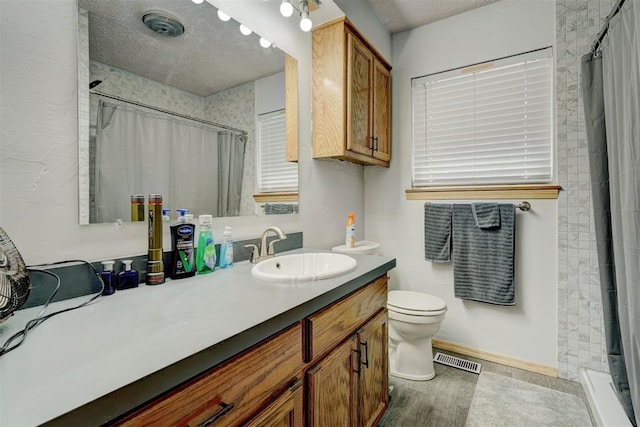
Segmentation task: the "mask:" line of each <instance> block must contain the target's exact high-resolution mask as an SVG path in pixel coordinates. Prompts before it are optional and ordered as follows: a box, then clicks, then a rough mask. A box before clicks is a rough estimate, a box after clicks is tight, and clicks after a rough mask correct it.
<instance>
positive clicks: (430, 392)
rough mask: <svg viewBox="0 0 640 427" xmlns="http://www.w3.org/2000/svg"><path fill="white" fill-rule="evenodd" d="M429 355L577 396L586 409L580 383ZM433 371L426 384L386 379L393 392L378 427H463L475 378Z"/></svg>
mask: <svg viewBox="0 0 640 427" xmlns="http://www.w3.org/2000/svg"><path fill="white" fill-rule="evenodd" d="M433 352H434V354H435V353H436V352H441V353H446V354H450V355H452V356H457V357H461V358H463V359H466V360H470V361H473V362H478V363H481V364H482V370H483V371H484V372H492V373H495V374H500V375H504V376H507V377H511V378H515V379H517V380H520V381H526V382H529V383H532V384H536V385H539V386H543V387H548V388H551V389H553V390H558V391H562V392H564V393H569V394H572V395H574V396H578V397H580V398H581V399H583V401H584V402H585V405H586V406H587V408H588V406H589V405H588V403H587V401H586V396H585V395H584V391H583V389H582V385H581V384H580V383H577V382H574V381H569V380H564V379H560V378H552V377H548V376H546V375H541V374H536V373H534V372H529V371H524V370H522V369H518V368H512V367H510V366H505V365H500V364H498V363H494V362H488V361H486V360H482V359H477V358H474V357H470V356H463V355H459V354H456V353H452V352H449V351H444V350H439V349H436V348H434V349H433ZM435 370H436V377H435V378H434V379H432V380H430V381H409V380H403V379H400V378H396V377H390V380H389V385H390V386H393V390H392V391H391V400H390V401H389V409H388V410H387V412H386V414H385V415H384V417H383V418H382V420H381V421H380V424H379V426H380V427H396V426H411V427H418V426H428V427H456V426H462V427H464V425H465V423H466V421H467V414H468V412H469V406H470V405H471V399H472V398H473V392H474V390H475V387H476V382H477V381H478V375H477V374H473V373H470V372H466V371H463V370H460V369H456V368H452V367H449V366H445V365H441V364H439V363H435Z"/></svg>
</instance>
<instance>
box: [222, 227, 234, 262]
mask: <svg viewBox="0 0 640 427" xmlns="http://www.w3.org/2000/svg"><path fill="white" fill-rule="evenodd" d="M219 265H220V268H229V267H233V238H232V237H231V227H229V226H228V225H227V226H226V227H224V233H222V244H221V245H220V262H219Z"/></svg>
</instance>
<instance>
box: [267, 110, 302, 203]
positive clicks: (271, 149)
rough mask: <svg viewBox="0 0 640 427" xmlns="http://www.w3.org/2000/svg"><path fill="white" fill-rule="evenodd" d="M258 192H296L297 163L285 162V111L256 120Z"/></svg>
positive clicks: (268, 114)
mask: <svg viewBox="0 0 640 427" xmlns="http://www.w3.org/2000/svg"><path fill="white" fill-rule="evenodd" d="M257 151H258V168H257V169H258V174H257V176H258V183H257V184H258V188H257V191H258V193H274V192H297V191H298V164H297V163H292V162H287V161H286V160H285V158H286V157H285V156H286V134H285V116H284V110H280V111H277V112H273V113H267V114H262V115H260V116H259V117H258V147H257Z"/></svg>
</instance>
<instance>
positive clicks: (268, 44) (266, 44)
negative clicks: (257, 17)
mask: <svg viewBox="0 0 640 427" xmlns="http://www.w3.org/2000/svg"><path fill="white" fill-rule="evenodd" d="M260 46H262V47H264V48H267V47H271V42H270V41H269V40H267V39H265V38H264V37H260Z"/></svg>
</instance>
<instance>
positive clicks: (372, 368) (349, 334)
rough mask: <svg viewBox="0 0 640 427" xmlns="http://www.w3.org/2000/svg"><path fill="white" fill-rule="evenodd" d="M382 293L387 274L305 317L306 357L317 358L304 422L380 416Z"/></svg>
mask: <svg viewBox="0 0 640 427" xmlns="http://www.w3.org/2000/svg"><path fill="white" fill-rule="evenodd" d="M386 298H387V278H386V276H385V277H381V278H379V279H377V280H375V281H373V282H372V283H370V284H369V285H367V286H366V287H364V288H362V289H360V290H358V291H356V292H354V293H353V294H351V295H349V296H347V297H345V298H344V299H342V300H341V301H338V302H336V303H334V304H333V305H331V306H330V307H327V308H326V309H324V310H321V311H320V312H318V313H316V314H314V315H312V316H309V318H307V319H306V321H307V325H306V326H305V330H306V331H307V333H306V336H308V340H309V345H310V346H311V351H310V353H309V354H308V356H311V357H312V363H313V361H316V360H317V363H315V365H314V366H313V367H312V368H311V369H309V370H308V371H307V387H308V396H309V403H308V405H309V406H308V423H307V425H309V426H363V427H364V426H375V425H377V423H378V422H379V421H380V418H382V415H384V412H385V411H386V409H387V406H388V396H389V395H388V362H387V360H388V358H387V334H388V332H387V331H388V329H387V310H386V308H385V306H386ZM338 331H341V332H338ZM340 334H342V335H340ZM336 341H338V342H340V341H341V344H338V345H337V346H336V345H335V344H334V343H335V342H336ZM327 349H331V350H329V353H328V354H327V355H326V356H325V355H324V353H326V350H327Z"/></svg>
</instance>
